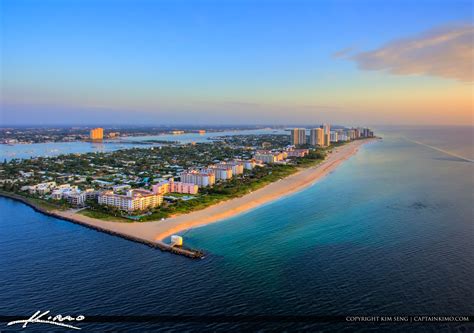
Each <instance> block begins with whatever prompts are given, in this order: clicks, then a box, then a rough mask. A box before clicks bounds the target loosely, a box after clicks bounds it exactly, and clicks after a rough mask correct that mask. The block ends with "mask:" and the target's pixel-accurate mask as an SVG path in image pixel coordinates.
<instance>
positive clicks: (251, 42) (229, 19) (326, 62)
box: [0, 0, 474, 125]
mask: <svg viewBox="0 0 474 333" xmlns="http://www.w3.org/2000/svg"><path fill="white" fill-rule="evenodd" d="M472 3H473V2H472V1H469V0H466V1H463V0H445V1H438V0H432V1H402V0H400V1H395V0H393V1H349V0H346V1H326V2H323V1H290V0H287V1H283V0H280V1H278V0H274V1H272V0H261V1H244V0H241V1H225V0H221V1H217V0H215V1H199V0H196V1H185V0H175V1H171V0H170V1H158V0H156V1H151V0H150V1H143V0H137V1H132V0H116V1H112V0H102V1H88V0H83V1H78V0H77V1H75V0H71V1H66V0H58V1H45V0H42V1H33V0H30V1H23V0H2V1H1V2H0V4H1V5H0V6H1V8H0V10H1V11H0V15H1V17H0V21H1V23H0V24H1V26H0V27H1V96H0V97H1V118H0V119H1V122H2V123H3V124H5V125H18V124H33V125H35V124H42V125H47V124H154V125H160V124H220V123H222V124H232V123H236V124H298V123H300V124H304V123H320V122H323V121H325V122H331V123H339V124H346V125H382V124H416V125H418V124H426V125H432V124H434V125H440V124H446V125H472V124H473V107H474V106H473V80H474V73H473V72H474V70H473V61H474V50H473V47H474V46H473V40H474V25H473V5H472Z"/></svg>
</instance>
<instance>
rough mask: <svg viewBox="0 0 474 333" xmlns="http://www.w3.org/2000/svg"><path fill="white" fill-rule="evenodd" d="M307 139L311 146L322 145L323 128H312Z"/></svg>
mask: <svg viewBox="0 0 474 333" xmlns="http://www.w3.org/2000/svg"><path fill="white" fill-rule="evenodd" d="M309 139H310V140H309V142H310V144H311V145H312V146H319V147H324V130H323V129H322V128H312V129H311V131H310V134H309Z"/></svg>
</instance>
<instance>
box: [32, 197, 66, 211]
mask: <svg viewBox="0 0 474 333" xmlns="http://www.w3.org/2000/svg"><path fill="white" fill-rule="evenodd" d="M27 200H28V201H30V202H31V203H32V204H34V205H35V206H38V207H40V208H42V209H44V210H47V211H52V210H67V209H69V207H67V206H65V205H58V204H55V203H52V202H49V201H46V200H43V199H38V198H27Z"/></svg>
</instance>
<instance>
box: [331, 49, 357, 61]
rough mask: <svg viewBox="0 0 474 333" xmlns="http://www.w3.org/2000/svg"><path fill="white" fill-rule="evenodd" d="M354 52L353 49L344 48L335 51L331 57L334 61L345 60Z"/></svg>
mask: <svg viewBox="0 0 474 333" xmlns="http://www.w3.org/2000/svg"><path fill="white" fill-rule="evenodd" d="M353 50H354V48H353V47H346V48H345V49H342V50H339V51H336V52H334V53H333V54H332V57H333V58H335V59H339V58H345V57H347V56H348V55H349V53H351V52H352V51H353Z"/></svg>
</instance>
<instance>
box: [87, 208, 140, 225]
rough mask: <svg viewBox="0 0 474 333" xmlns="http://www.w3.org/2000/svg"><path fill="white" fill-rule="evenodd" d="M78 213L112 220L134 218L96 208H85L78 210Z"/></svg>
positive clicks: (127, 220) (122, 220) (120, 220)
mask: <svg viewBox="0 0 474 333" xmlns="http://www.w3.org/2000/svg"><path fill="white" fill-rule="evenodd" d="M78 214H81V215H84V216H87V217H91V218H94V219H99V220H103V221H112V222H133V221H132V220H129V219H126V218H124V217H120V216H114V215H111V214H108V213H105V212H99V211H95V210H90V209H83V210H81V211H79V212H78Z"/></svg>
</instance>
